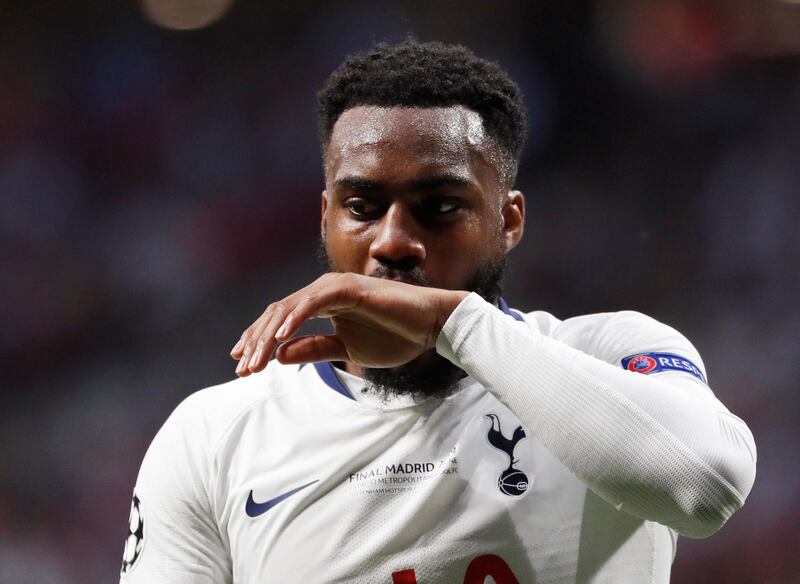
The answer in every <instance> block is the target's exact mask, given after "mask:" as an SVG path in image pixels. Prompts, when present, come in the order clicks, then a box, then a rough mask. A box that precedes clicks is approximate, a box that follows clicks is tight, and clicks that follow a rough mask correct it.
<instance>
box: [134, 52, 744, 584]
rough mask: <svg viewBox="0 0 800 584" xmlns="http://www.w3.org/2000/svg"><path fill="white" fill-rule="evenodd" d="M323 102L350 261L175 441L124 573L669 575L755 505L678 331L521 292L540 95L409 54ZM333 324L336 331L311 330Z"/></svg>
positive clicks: (275, 314) (333, 193)
mask: <svg viewBox="0 0 800 584" xmlns="http://www.w3.org/2000/svg"><path fill="white" fill-rule="evenodd" d="M319 104H320V106H319V114H320V122H321V123H320V126H321V133H322V142H323V158H324V170H325V187H326V189H325V192H324V193H323V194H322V226H321V227H322V241H323V242H324V249H325V252H326V253H327V257H328V261H329V264H330V273H328V274H325V275H323V276H322V277H321V278H319V279H318V280H316V281H315V282H312V283H311V284H309V285H308V286H307V287H305V288H303V289H302V290H299V291H297V292H294V293H293V294H290V295H289V296H287V297H286V298H284V299H283V300H280V301H278V302H275V303H273V304H271V305H270V306H269V307H268V308H267V310H266V311H265V312H264V314H263V315H262V316H261V317H260V318H259V319H258V320H257V321H256V322H255V323H254V324H253V325H252V326H251V327H249V328H248V329H247V331H246V332H245V334H244V335H243V336H242V338H241V340H240V341H239V342H238V343H237V345H236V346H235V347H234V349H233V351H232V355H233V356H234V358H236V359H238V360H239V364H238V367H237V370H236V371H237V374H238V375H239V376H240V379H238V380H236V381H233V382H230V383H228V384H225V385H222V386H219V387H213V388H209V389H205V390H203V391H200V392H198V393H196V394H194V395H192V396H190V397H189V398H188V399H186V400H185V401H184V402H183V403H182V404H181V405H180V406H178V408H177V409H176V410H175V412H174V413H173V414H172V416H171V417H170V418H169V420H167V422H166V423H165V425H164V427H163V428H162V429H161V431H160V432H159V433H158V435H157V436H156V438H155V439H154V441H153V444H152V445H151V447H150V449H149V451H148V453H147V455H146V456H145V459H144V462H143V463H142V468H141V471H140V475H139V479H138V481H137V484H136V488H135V492H134V504H133V507H132V512H131V526H130V532H129V538H128V541H127V543H126V547H125V558H124V563H123V569H122V577H123V580H124V581H127V582H136V583H138V582H176V583H179V582H232V581H235V582H282V583H287V582H297V583H304V584H305V583H315V582H320V583H324V582H364V583H368V582H369V583H371V582H386V583H389V582H391V583H393V584H411V583H419V584H423V583H430V584H434V583H435V584H445V583H454V584H461V583H466V584H474V583H483V582H485V581H487V579H488V577H491V578H492V580H493V581H494V582H495V583H496V584H510V583H531V582H615V583H621V582H632V583H642V582H667V581H668V580H669V572H670V565H671V562H672V559H673V557H674V553H675V546H676V539H677V534H683V535H686V536H689V537H706V536H709V535H711V534H712V533H714V532H715V531H717V530H718V529H719V528H720V527H721V526H722V524H723V523H724V522H725V521H726V520H727V519H728V517H730V515H731V514H732V513H733V512H734V511H735V510H737V509H738V508H739V507H741V505H742V504H743V502H744V499H745V497H746V496H747V494H748V493H749V491H750V488H751V486H752V484H753V480H754V476H755V446H754V443H753V438H752V436H751V434H750V432H749V430H748V429H747V426H746V425H745V424H744V422H742V421H741V420H740V419H739V418H737V417H735V416H734V415H732V414H731V413H730V412H728V410H727V409H726V408H725V406H723V405H722V403H720V402H719V401H718V400H717V399H716V397H715V396H714V394H713V393H712V391H711V389H710V388H709V386H708V383H707V378H706V372H705V368H704V366H703V363H702V361H701V359H700V356H699V354H698V353H697V351H696V350H695V349H694V347H693V346H692V345H691V344H690V343H689V342H688V341H687V340H686V339H685V338H684V337H683V336H681V335H680V334H679V333H678V332H677V331H675V330H674V329H672V328H670V327H668V326H666V325H663V324H660V323H658V322H656V321H654V320H653V319H651V318H648V317H646V316H644V315H642V314H639V313H635V312H618V313H604V314H595V315H588V316H580V317H576V318H571V319H568V320H565V321H563V322H562V321H559V320H558V319H556V318H554V317H553V316H551V315H549V314H547V313H544V312H532V313H528V314H521V313H519V312H517V311H514V310H511V309H510V308H508V306H507V304H506V303H505V302H504V301H503V300H502V298H500V280H501V277H502V273H503V267H504V262H505V257H506V254H508V252H509V251H510V250H511V249H512V248H513V247H514V246H515V245H516V244H517V243H518V242H519V240H520V238H521V237H522V232H523V220H524V215H525V207H524V199H523V196H522V194H520V193H519V192H518V191H516V190H513V185H514V180H515V174H516V170H517V161H518V158H519V153H520V150H521V147H522V142H523V136H524V133H525V114H524V109H523V107H522V105H521V99H520V94H519V90H518V89H517V87H516V86H515V85H514V83H513V82H512V81H511V80H510V79H508V77H507V75H506V74H505V73H504V72H503V71H502V70H501V69H500V68H499V67H497V66H496V65H494V64H491V63H488V62H486V61H483V60H481V59H478V58H477V57H475V56H474V55H473V54H472V53H470V52H469V51H468V50H466V49H464V48H463V47H453V46H445V45H441V44H437V43H427V44H422V43H417V42H413V41H407V42H404V43H402V44H400V45H397V46H385V45H379V46H377V47H376V48H374V49H373V50H371V51H369V52H367V53H365V54H362V55H358V56H355V57H351V58H350V59H348V60H347V61H346V62H345V63H344V64H343V65H341V66H340V67H339V69H338V70H337V71H335V72H334V73H333V75H332V76H331V77H330V79H329V80H328V83H327V85H326V87H325V88H324V89H323V91H322V92H321V93H320V99H319ZM542 285H546V282H543V283H542ZM311 318H328V319H330V321H331V322H332V324H333V327H334V331H333V334H331V335H312V336H297V334H296V333H297V331H298V329H299V328H300V326H301V325H302V324H303V323H304V322H306V321H308V320H309V319H311ZM273 352H275V354H276V359H273V360H270V358H271V356H272V354H273ZM305 364H307V365H305ZM264 369H266V370H265V371H263V370H264ZM262 371H263V372H262ZM259 372H260V373H259ZM252 373H257V374H256V375H250V374H252Z"/></svg>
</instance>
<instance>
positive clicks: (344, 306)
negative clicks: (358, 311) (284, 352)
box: [275, 274, 361, 341]
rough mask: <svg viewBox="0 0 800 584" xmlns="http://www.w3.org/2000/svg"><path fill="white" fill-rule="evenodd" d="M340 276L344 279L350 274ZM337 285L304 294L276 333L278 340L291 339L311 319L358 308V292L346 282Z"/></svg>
mask: <svg viewBox="0 0 800 584" xmlns="http://www.w3.org/2000/svg"><path fill="white" fill-rule="evenodd" d="M338 275H339V276H341V277H342V278H344V277H346V276H348V275H349V274H338ZM336 284H337V285H328V286H326V287H321V288H319V289H317V290H314V291H309V292H307V293H305V294H303V296H302V297H301V298H300V300H299V302H298V303H297V305H296V306H295V307H294V309H293V310H292V311H291V312H289V313H288V314H287V315H286V318H285V319H284V322H283V325H282V326H281V327H280V328H278V330H277V331H276V333H275V336H276V338H277V339H278V340H279V341H285V340H287V339H290V338H291V337H292V335H294V334H295V333H296V332H297V330H298V329H299V328H300V327H301V326H303V323H304V322H306V321H307V320H309V319H311V318H320V317H330V316H333V315H335V314H336V313H337V312H340V311H343V310H351V309H353V308H355V307H357V306H358V305H359V303H360V301H361V299H360V296H359V294H358V290H357V289H356V288H355V287H352V286H348V285H346V284H345V281H344V280H339V281H338V282H336Z"/></svg>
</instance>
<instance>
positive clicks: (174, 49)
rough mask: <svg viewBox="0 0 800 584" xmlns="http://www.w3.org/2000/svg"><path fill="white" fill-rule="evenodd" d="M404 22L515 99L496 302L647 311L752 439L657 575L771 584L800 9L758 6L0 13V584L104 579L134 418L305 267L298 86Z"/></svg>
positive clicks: (304, 130) (221, 373) (799, 280)
mask: <svg viewBox="0 0 800 584" xmlns="http://www.w3.org/2000/svg"><path fill="white" fill-rule="evenodd" d="M214 11H216V12H218V13H219V14H218V17H217V19H216V20H214V16H215V15H214ZM408 33H413V34H415V35H416V36H417V37H418V38H419V39H421V40H434V39H435V40H443V41H449V42H458V43H463V44H466V45H468V46H470V47H471V48H473V49H474V50H475V51H476V52H477V53H478V54H480V55H482V56H485V57H489V58H491V59H494V60H497V61H499V62H500V63H501V64H502V65H503V66H504V67H506V68H507V69H508V70H509V71H510V73H511V74H512V76H513V77H514V78H515V79H516V80H517V81H518V83H519V84H520V85H521V87H522V89H523V91H524V93H525V95H526V100H527V104H528V107H529V109H530V115H531V127H530V133H529V140H528V146H527V149H526V152H525V156H524V160H523V164H522V172H521V174H520V177H519V183H518V187H519V188H520V189H521V190H523V191H524V192H525V193H526V195H527V200H528V219H527V234H526V237H525V239H524V241H523V243H522V244H521V245H520V246H519V248H518V249H517V250H515V252H514V253H513V254H512V264H511V272H510V274H509V277H508V281H507V291H506V297H507V298H508V300H509V301H510V303H511V304H512V305H513V306H516V307H518V308H521V309H525V310H533V309H543V310H547V311H550V312H552V313H553V314H555V315H556V316H558V317H560V318H565V317H568V316H572V315H576V314H582V313H587V312H597V311H610V310H619V309H636V310H640V311H643V312H645V313H647V314H650V315H652V316H654V317H656V318H658V319H660V320H662V321H665V322H667V323H669V324H671V325H673V326H675V327H676V328H678V329H679V330H681V331H682V332H683V333H685V334H686V335H687V336H688V337H689V338H690V339H691V340H692V341H693V342H694V343H695V345H696V346H697V347H698V348H699V350H700V352H701V354H702V355H703V356H704V359H705V363H706V366H707V369H708V373H709V378H710V381H711V384H712V387H713V388H714V389H715V391H716V393H717V395H718V396H719V397H720V398H721V399H722V401H723V402H724V403H725V404H727V405H728V407H729V408H730V409H731V410H732V411H733V412H734V413H736V414H738V415H739V416H741V417H742V418H744V419H745V420H746V421H747V422H748V424H749V425H750V427H751V428H752V430H753V432H754V434H755V437H756V443H757V446H758V453H759V463H758V476H757V478H756V483H755V487H754V489H753V492H752V493H751V495H750V498H749V500H748V502H747V504H746V506H745V507H744V509H743V510H742V511H741V512H739V513H738V514H737V515H735V516H734V517H733V518H732V519H731V520H730V521H729V523H728V524H727V525H726V526H725V527H724V528H723V529H722V531H721V532H720V533H718V534H717V535H715V536H713V537H712V538H710V539H708V540H705V541H692V540H688V539H685V538H681V540H680V542H679V546H678V555H677V559H676V562H675V566H674V578H673V581H674V582H678V583H692V582H715V583H716V582H722V583H733V584H736V583H742V584H745V583H746V584H753V583H766V584H769V583H781V584H785V583H787V582H800V554H798V553H797V550H798V548H799V547H800V536H799V535H798V524H800V489H799V488H798V487H799V486H800V462H799V461H800V457H798V450H799V448H798V447H800V432H798V427H800V407H798V402H800V397H798V395H799V394H798V383H797V382H798V379H800V358H799V357H800V355H799V354H798V345H799V343H798V341H800V308H799V307H798V297H800V294H799V292H800V276H799V275H798V274H799V273H800V270H798V268H800V235H799V234H798V229H797V226H798V219H800V205H798V188H800V5H797V4H794V3H792V2H788V1H783V2H781V1H778V0H754V1H751V2H747V1H741V2H713V1H705V2H689V1H678V0H653V1H650V2H641V1H635V0H629V1H622V0H619V1H598V2H552V1H551V2H544V1H531V0H528V1H523V0H520V1H516V2H480V1H477V0H474V1H466V0H459V1H457V2H456V1H430V2H425V3H419V2H396V3H392V4H380V3H377V2H352V1H351V2H335V3H333V2H319V1H312V0H300V1H295V2H290V3H278V2H267V1H255V0H252V1H245V0H241V1H237V2H232V0H193V1H189V0H147V1H143V2H141V3H139V4H137V3H136V2H134V1H133V0H130V1H126V2H123V1H119V0H110V1H105V2H102V3H101V2H80V3H77V2H69V3H59V2H53V1H46V0H29V1H27V2H14V3H12V2H3V3H2V4H0V258H2V268H0V275H1V276H2V299H3V300H2V302H0V366H2V374H3V375H2V380H3V381H2V387H0V582H9V583H10V582H14V583H15V584H16V583H26V582H35V583H37V584H38V583H50V582H58V583H87V582H98V583H99V582H111V581H114V580H115V579H116V578H117V574H118V570H119V564H120V559H121V553H122V547H123V539H124V536H125V529H126V524H127V517H128V511H129V505H130V494H131V490H132V487H133V484H134V481H135V478H136V474H137V471H138V467H139V463H140V461H141V458H142V456H143V454H144V452H145V449H146V448H147V445H148V444H149V442H150V440H151V439H152V437H153V435H154V434H155V432H156V431H157V429H158V428H159V426H160V425H161V424H162V423H163V421H164V420H165V418H166V417H167V415H168V414H169V412H170V411H171V410H172V409H173V408H174V407H175V406H176V405H177V404H178V403H179V402H180V400H181V399H183V398H184V397H185V396H186V395H188V394H189V393H191V392H193V391H195V390H197V389H199V388H201V387H204V386H207V385H211V384H215V383H219V382H223V381H225V380H228V379H231V378H232V377H233V369H234V363H233V361H231V360H230V359H229V357H228V351H229V349H230V347H231V346H232V345H233V343H234V342H235V341H236V339H237V338H238V336H239V334H240V332H241V331H242V330H243V328H244V327H246V326H247V325H248V324H249V323H250V322H251V321H252V320H253V319H254V318H255V317H256V316H257V315H258V314H260V312H261V311H262V310H263V308H264V307H265V306H266V305H267V304H268V303H269V302H270V301H272V300H275V299H277V298H280V297H282V296H284V295H286V294H288V293H290V292H292V291H293V290H295V289H296V288H298V287H300V286H302V285H304V284H305V283H307V282H308V281H309V280H310V279H312V278H313V277H314V276H315V275H316V274H318V273H319V272H320V268H319V267H318V265H317V263H316V262H315V260H314V250H315V247H316V243H317V237H318V221H319V194H320V191H321V190H322V187H323V183H322V173H321V169H320V164H319V147H318V144H317V137H316V128H315V119H314V106H315V104H314V100H315V92H316V90H317V89H318V88H319V87H320V85H321V84H322V82H323V80H324V79H325V77H326V76H327V74H328V73H329V72H330V71H331V70H332V69H333V68H334V67H335V66H336V65H337V64H338V63H339V62H340V61H341V59H342V58H343V57H344V55H345V54H347V53H349V52H352V51H355V50H360V49H364V48H367V47H369V46H370V45H371V44H372V43H373V42H374V41H378V40H395V41H396V40H400V39H402V38H404V36H405V35H406V34H408Z"/></svg>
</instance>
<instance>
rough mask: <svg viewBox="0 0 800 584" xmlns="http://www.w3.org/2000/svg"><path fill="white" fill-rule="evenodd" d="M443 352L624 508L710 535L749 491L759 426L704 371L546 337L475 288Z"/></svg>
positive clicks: (442, 340)
mask: <svg viewBox="0 0 800 584" xmlns="http://www.w3.org/2000/svg"><path fill="white" fill-rule="evenodd" d="M639 316H641V318H642V319H645V318H646V317H644V316H643V315H639ZM648 320H649V321H650V323H653V324H655V325H656V327H657V326H661V327H663V328H664V329H668V327H666V326H665V325H659V324H658V323H656V322H655V321H652V320H651V319H648ZM653 324H649V325H648V326H651V327H652V326H653ZM669 330H670V331H672V329H669ZM636 332H637V331H633V330H632V331H630V333H631V334H632V335H635V334H636ZM673 333H674V331H673ZM675 334H677V333H675ZM679 338H680V339H683V337H679ZM683 341H684V342H685V344H686V345H687V346H688V347H691V345H690V344H689V343H688V341H686V340H685V339H683ZM436 348H437V350H438V352H439V353H440V354H442V355H443V356H445V357H447V358H448V359H449V360H450V361H452V362H453V363H454V364H456V365H458V366H459V367H461V368H462V369H464V370H465V371H466V372H467V373H468V374H469V375H470V376H472V377H473V378H475V379H476V380H477V381H479V382H480V383H481V384H482V385H484V386H485V387H486V388H487V390H488V391H489V392H491V393H492V394H493V395H494V396H495V397H497V398H498V399H499V400H500V401H501V402H503V403H504V404H505V405H506V406H508V407H509V409H511V410H512V411H513V412H514V413H515V414H516V415H517V416H518V417H519V418H520V419H521V420H522V421H523V422H524V423H525V424H526V425H527V426H528V427H529V429H530V430H531V432H532V433H533V434H534V435H535V436H536V437H537V438H538V439H539V441H541V442H542V443H543V444H544V445H545V446H546V447H547V448H548V449H549V450H550V452H551V453H552V454H553V455H554V456H556V457H557V458H558V459H559V460H560V461H561V462H562V463H563V464H564V465H565V466H566V467H567V468H569V469H570V470H571V471H572V472H573V473H575V475H576V476H578V477H579V478H580V479H581V480H582V481H584V482H585V483H586V484H587V485H588V486H589V487H590V488H591V489H592V490H593V491H595V492H596V493H597V494H598V495H600V496H601V497H603V498H604V499H605V500H606V501H608V502H609V503H611V504H612V505H614V506H615V507H617V508H618V509H624V510H625V511H626V512H628V513H630V514H632V515H636V516H638V517H641V518H643V519H648V520H652V521H657V522H659V523H662V524H664V525H668V526H670V527H672V528H674V529H676V530H677V531H678V532H679V533H681V534H682V535H686V536H689V537H698V538H699V537H707V536H709V535H711V534H713V533H714V532H716V531H717V530H718V529H719V528H720V527H721V526H722V525H723V524H724V523H725V521H726V520H727V519H728V518H729V517H730V516H731V515H732V514H733V513H734V512H735V511H736V510H737V509H738V508H739V507H741V506H742V504H743V503H744V500H745V498H746V497H747V495H748V493H749V492H750V489H751V487H752V485H753V481H754V478H755V461H756V456H755V445H754V442H753V437H752V434H751V433H750V431H749V429H748V428H747V426H746V424H745V423H744V422H743V421H742V420H740V419H739V418H737V417H736V416H734V415H732V414H731V413H730V412H729V411H728V410H727V409H726V408H725V406H724V405H723V404H722V403H721V402H720V401H719V400H717V399H716V397H714V395H713V393H712V392H711V391H710V390H708V389H707V388H705V387H699V386H698V384H699V383H700V382H699V381H698V380H697V379H696V374H690V373H689V372H688V371H687V372H686V373H685V374H684V375H680V374H675V373H667V374H664V375H641V374H639V373H634V372H631V371H626V370H624V369H622V368H621V367H619V366H616V365H612V364H610V363H607V362H605V361H603V360H601V359H598V358H596V357H594V356H590V355H587V354H586V353H583V352H581V351H579V350H577V349H574V348H572V347H570V346H568V345H567V344H565V343H562V342H559V341H556V340H553V339H552V338H549V337H547V336H544V335H542V334H540V333H539V332H537V331H535V330H533V329H531V328H530V327H529V326H528V325H527V324H525V323H524V322H518V321H515V320H513V319H511V318H510V317H509V316H508V315H505V314H503V313H502V312H500V311H499V310H497V309H496V308H495V307H494V306H492V305H490V304H488V303H487V302H486V301H484V300H483V299H482V298H480V297H479V296H478V295H476V294H471V295H470V296H469V297H467V298H466V299H465V300H463V301H462V302H461V303H460V304H459V305H458V307H457V308H456V309H455V310H454V311H453V313H452V314H451V315H450V317H449V318H448V320H447V321H446V323H445V324H444V326H443V328H442V330H441V332H440V334H439V336H438V340H437V345H436ZM648 350H649V349H648ZM691 350H693V349H691ZM701 376H702V374H701Z"/></svg>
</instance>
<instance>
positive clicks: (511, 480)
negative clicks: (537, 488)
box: [486, 414, 528, 497]
mask: <svg viewBox="0 0 800 584" xmlns="http://www.w3.org/2000/svg"><path fill="white" fill-rule="evenodd" d="M486 418H487V419H488V420H489V421H490V422H491V424H492V426H491V428H489V432H488V434H487V435H486V438H487V439H488V440H489V444H491V445H492V446H494V447H495V448H497V449H498V450H500V451H502V452H505V453H506V455H507V456H508V468H507V469H506V470H504V471H503V472H502V473H501V474H500V478H498V479H497V486H498V487H499V488H500V492H501V493H503V494H504V495H508V496H509V497H519V496H520V495H522V494H523V493H525V491H527V490H528V477H527V476H526V475H525V473H524V472H522V471H521V470H519V469H517V468H515V467H514V464H516V463H517V462H519V460H517V459H515V458H514V449H515V448H516V447H517V443H518V442H519V441H520V440H522V439H523V438H525V437H526V434H525V430H523V428H522V426H517V429H516V430H514V433H513V434H512V435H511V438H506V436H505V435H504V434H503V429H502V428H501V427H500V418H498V417H497V415H495V414H486Z"/></svg>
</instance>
